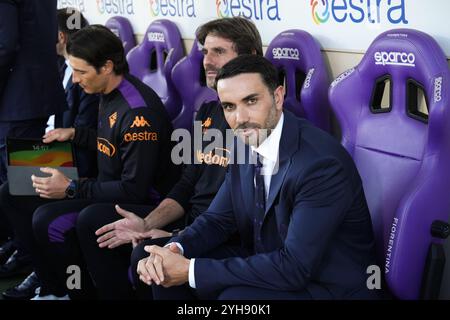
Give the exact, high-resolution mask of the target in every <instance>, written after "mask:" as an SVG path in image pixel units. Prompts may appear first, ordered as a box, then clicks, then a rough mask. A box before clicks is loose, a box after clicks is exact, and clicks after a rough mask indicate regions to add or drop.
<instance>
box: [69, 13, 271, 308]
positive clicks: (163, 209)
mask: <svg viewBox="0 0 450 320" xmlns="http://www.w3.org/2000/svg"><path fill="white" fill-rule="evenodd" d="M196 36H197V39H198V41H199V42H200V44H201V45H202V46H203V48H202V51H203V54H204V59H203V66H204V68H205V74H206V80H207V85H208V86H209V87H213V85H214V80H215V76H216V74H217V72H218V70H219V69H220V68H221V67H222V66H223V65H224V64H225V63H227V62H228V61H230V60H231V59H233V58H234V57H236V56H238V55H240V54H258V55H261V56H262V54H263V53H262V44H261V38H260V35H259V32H258V30H257V29H256V27H255V25H254V24H253V23H252V22H251V21H250V20H247V19H245V18H242V17H234V18H225V19H217V20H213V21H210V22H208V23H206V24H204V25H202V26H201V27H200V28H199V29H198V30H197V32H196ZM196 121H199V122H200V123H201V126H202V131H203V132H204V133H205V132H206V131H207V130H211V129H218V130H219V131H220V132H221V133H222V136H223V137H225V136H226V134H225V131H226V129H229V126H228V124H227V122H226V120H225V118H224V115H223V111H222V108H221V107H220V105H219V103H218V102H217V101H215V102H210V103H206V104H204V105H203V106H202V107H201V108H200V109H199V112H198V113H197V117H196ZM196 138H202V137H196V136H195V135H194V139H196ZM203 140H206V139H202V143H200V144H198V145H199V146H200V149H195V148H194V149H193V150H192V155H193V157H194V159H193V161H192V163H190V164H187V165H186V167H185V169H184V171H183V174H182V177H181V179H180V180H179V181H178V183H177V184H176V185H175V186H174V187H173V188H172V190H171V191H170V192H169V194H168V195H167V197H166V198H165V199H164V200H163V201H162V202H161V203H160V204H159V206H158V207H156V208H149V207H143V206H141V207H134V208H131V209H133V210H128V211H126V210H123V209H122V208H121V207H119V206H116V210H117V213H119V214H120V215H121V216H122V217H123V218H122V219H120V220H117V218H118V216H117V213H115V212H114V208H113V207H112V206H107V205H105V206H102V205H97V206H96V207H95V211H96V212H102V214H101V216H102V217H104V218H105V219H106V217H109V221H106V220H105V223H108V224H106V225H104V226H103V224H96V223H95V222H98V221H95V222H94V221H93V219H92V218H90V217H93V215H86V216H85V217H86V219H85V220H83V216H82V217H80V219H79V223H78V227H77V228H78V233H79V235H80V233H81V232H83V236H80V244H81V246H82V250H83V254H84V257H85V258H86V262H87V265H88V269H89V272H90V275H91V276H92V278H93V281H94V282H95V284H96V286H97V289H98V290H99V294H100V297H101V298H105V299H114V298H129V297H132V295H133V291H132V288H131V284H130V282H129V280H128V265H129V263H128V261H129V256H128V257H126V256H124V255H122V254H121V251H120V250H119V249H120V248H122V247H123V246H122V245H123V244H126V243H133V245H134V246H135V245H137V244H138V243H140V242H141V241H142V240H144V239H149V238H150V239H149V240H145V241H144V242H142V243H140V244H139V246H138V247H137V248H135V249H134V252H133V256H132V261H133V262H132V267H131V268H132V271H133V273H134V274H135V271H136V266H137V262H138V261H139V260H140V259H141V258H144V257H146V256H148V253H146V252H144V250H143V247H144V245H145V244H147V243H149V242H151V243H157V244H164V243H165V242H167V240H168V239H169V238H168V237H170V236H171V235H172V234H173V232H172V231H174V229H175V232H178V231H177V230H178V227H180V226H182V224H180V219H182V218H183V217H185V220H186V223H187V224H190V223H192V221H193V220H194V219H195V218H196V217H197V216H198V215H200V214H201V213H202V212H204V211H205V210H206V209H207V208H208V206H209V204H210V203H211V201H212V199H213V198H214V196H215V194H216V193H217V191H218V190H219V188H220V186H221V185H222V182H223V180H224V177H225V172H226V166H227V164H228V161H229V159H228V158H227V157H228V154H227V152H226V151H225V152H222V153H220V156H219V157H216V158H215V159H221V160H220V161H213V160H212V159H213V157H214V155H216V152H215V151H216V150H214V151H206V149H205V148H206V147H207V146H208V145H209V144H210V142H207V141H203ZM193 145H194V146H195V145H196V144H195V143H194V144H193ZM222 145H223V146H225V143H223V144H222ZM205 151H206V152H205ZM211 152H212V153H211ZM213 153H214V154H213ZM217 155H219V154H217ZM92 210H94V208H93V209H92ZM131 211H133V212H134V213H133V212H131ZM149 211H150V213H148V212H149ZM145 213H148V215H147V216H146V217H145V218H140V216H142V215H143V214H145ZM83 230H84V231H83ZM94 232H95V233H96V235H97V236H99V237H98V238H97V237H96V236H95V234H94ZM119 246H120V247H119ZM117 247H119V248H117ZM100 248H109V249H114V248H117V249H114V250H105V249H100ZM127 259H128V260H127ZM134 282H135V284H136V285H137V288H138V293H139V295H140V296H141V297H142V298H146V297H147V295H148V294H149V293H150V289H149V287H147V286H145V285H143V284H142V283H139V281H138V280H137V279H136V277H135V281H134Z"/></svg>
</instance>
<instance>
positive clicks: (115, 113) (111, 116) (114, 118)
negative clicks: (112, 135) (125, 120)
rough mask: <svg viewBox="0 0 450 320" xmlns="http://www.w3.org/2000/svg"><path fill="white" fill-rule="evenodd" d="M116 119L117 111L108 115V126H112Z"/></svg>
mask: <svg viewBox="0 0 450 320" xmlns="http://www.w3.org/2000/svg"><path fill="white" fill-rule="evenodd" d="M116 121H117V111H116V112H114V113H113V114H112V115H110V116H109V127H110V128H112V127H113V126H114V125H115V124H116Z"/></svg>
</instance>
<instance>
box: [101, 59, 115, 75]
mask: <svg viewBox="0 0 450 320" xmlns="http://www.w3.org/2000/svg"><path fill="white" fill-rule="evenodd" d="M102 69H103V71H104V73H105V74H111V73H112V72H113V71H114V63H113V62H112V61H111V60H107V61H106V63H105V64H104V65H103V67H102Z"/></svg>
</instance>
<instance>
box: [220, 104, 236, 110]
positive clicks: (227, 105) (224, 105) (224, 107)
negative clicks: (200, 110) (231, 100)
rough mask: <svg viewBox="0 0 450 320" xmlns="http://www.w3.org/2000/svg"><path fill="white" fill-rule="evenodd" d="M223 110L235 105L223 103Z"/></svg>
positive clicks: (230, 108)
mask: <svg viewBox="0 0 450 320" xmlns="http://www.w3.org/2000/svg"><path fill="white" fill-rule="evenodd" d="M222 108H223V110H225V111H229V110H232V109H233V106H232V105H231V104H223V105H222Z"/></svg>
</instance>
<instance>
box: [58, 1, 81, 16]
mask: <svg viewBox="0 0 450 320" xmlns="http://www.w3.org/2000/svg"><path fill="white" fill-rule="evenodd" d="M57 7H58V8H59V9H61V8H76V9H78V11H80V12H81V13H84V12H86V6H85V5H84V0H58V4H57Z"/></svg>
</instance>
